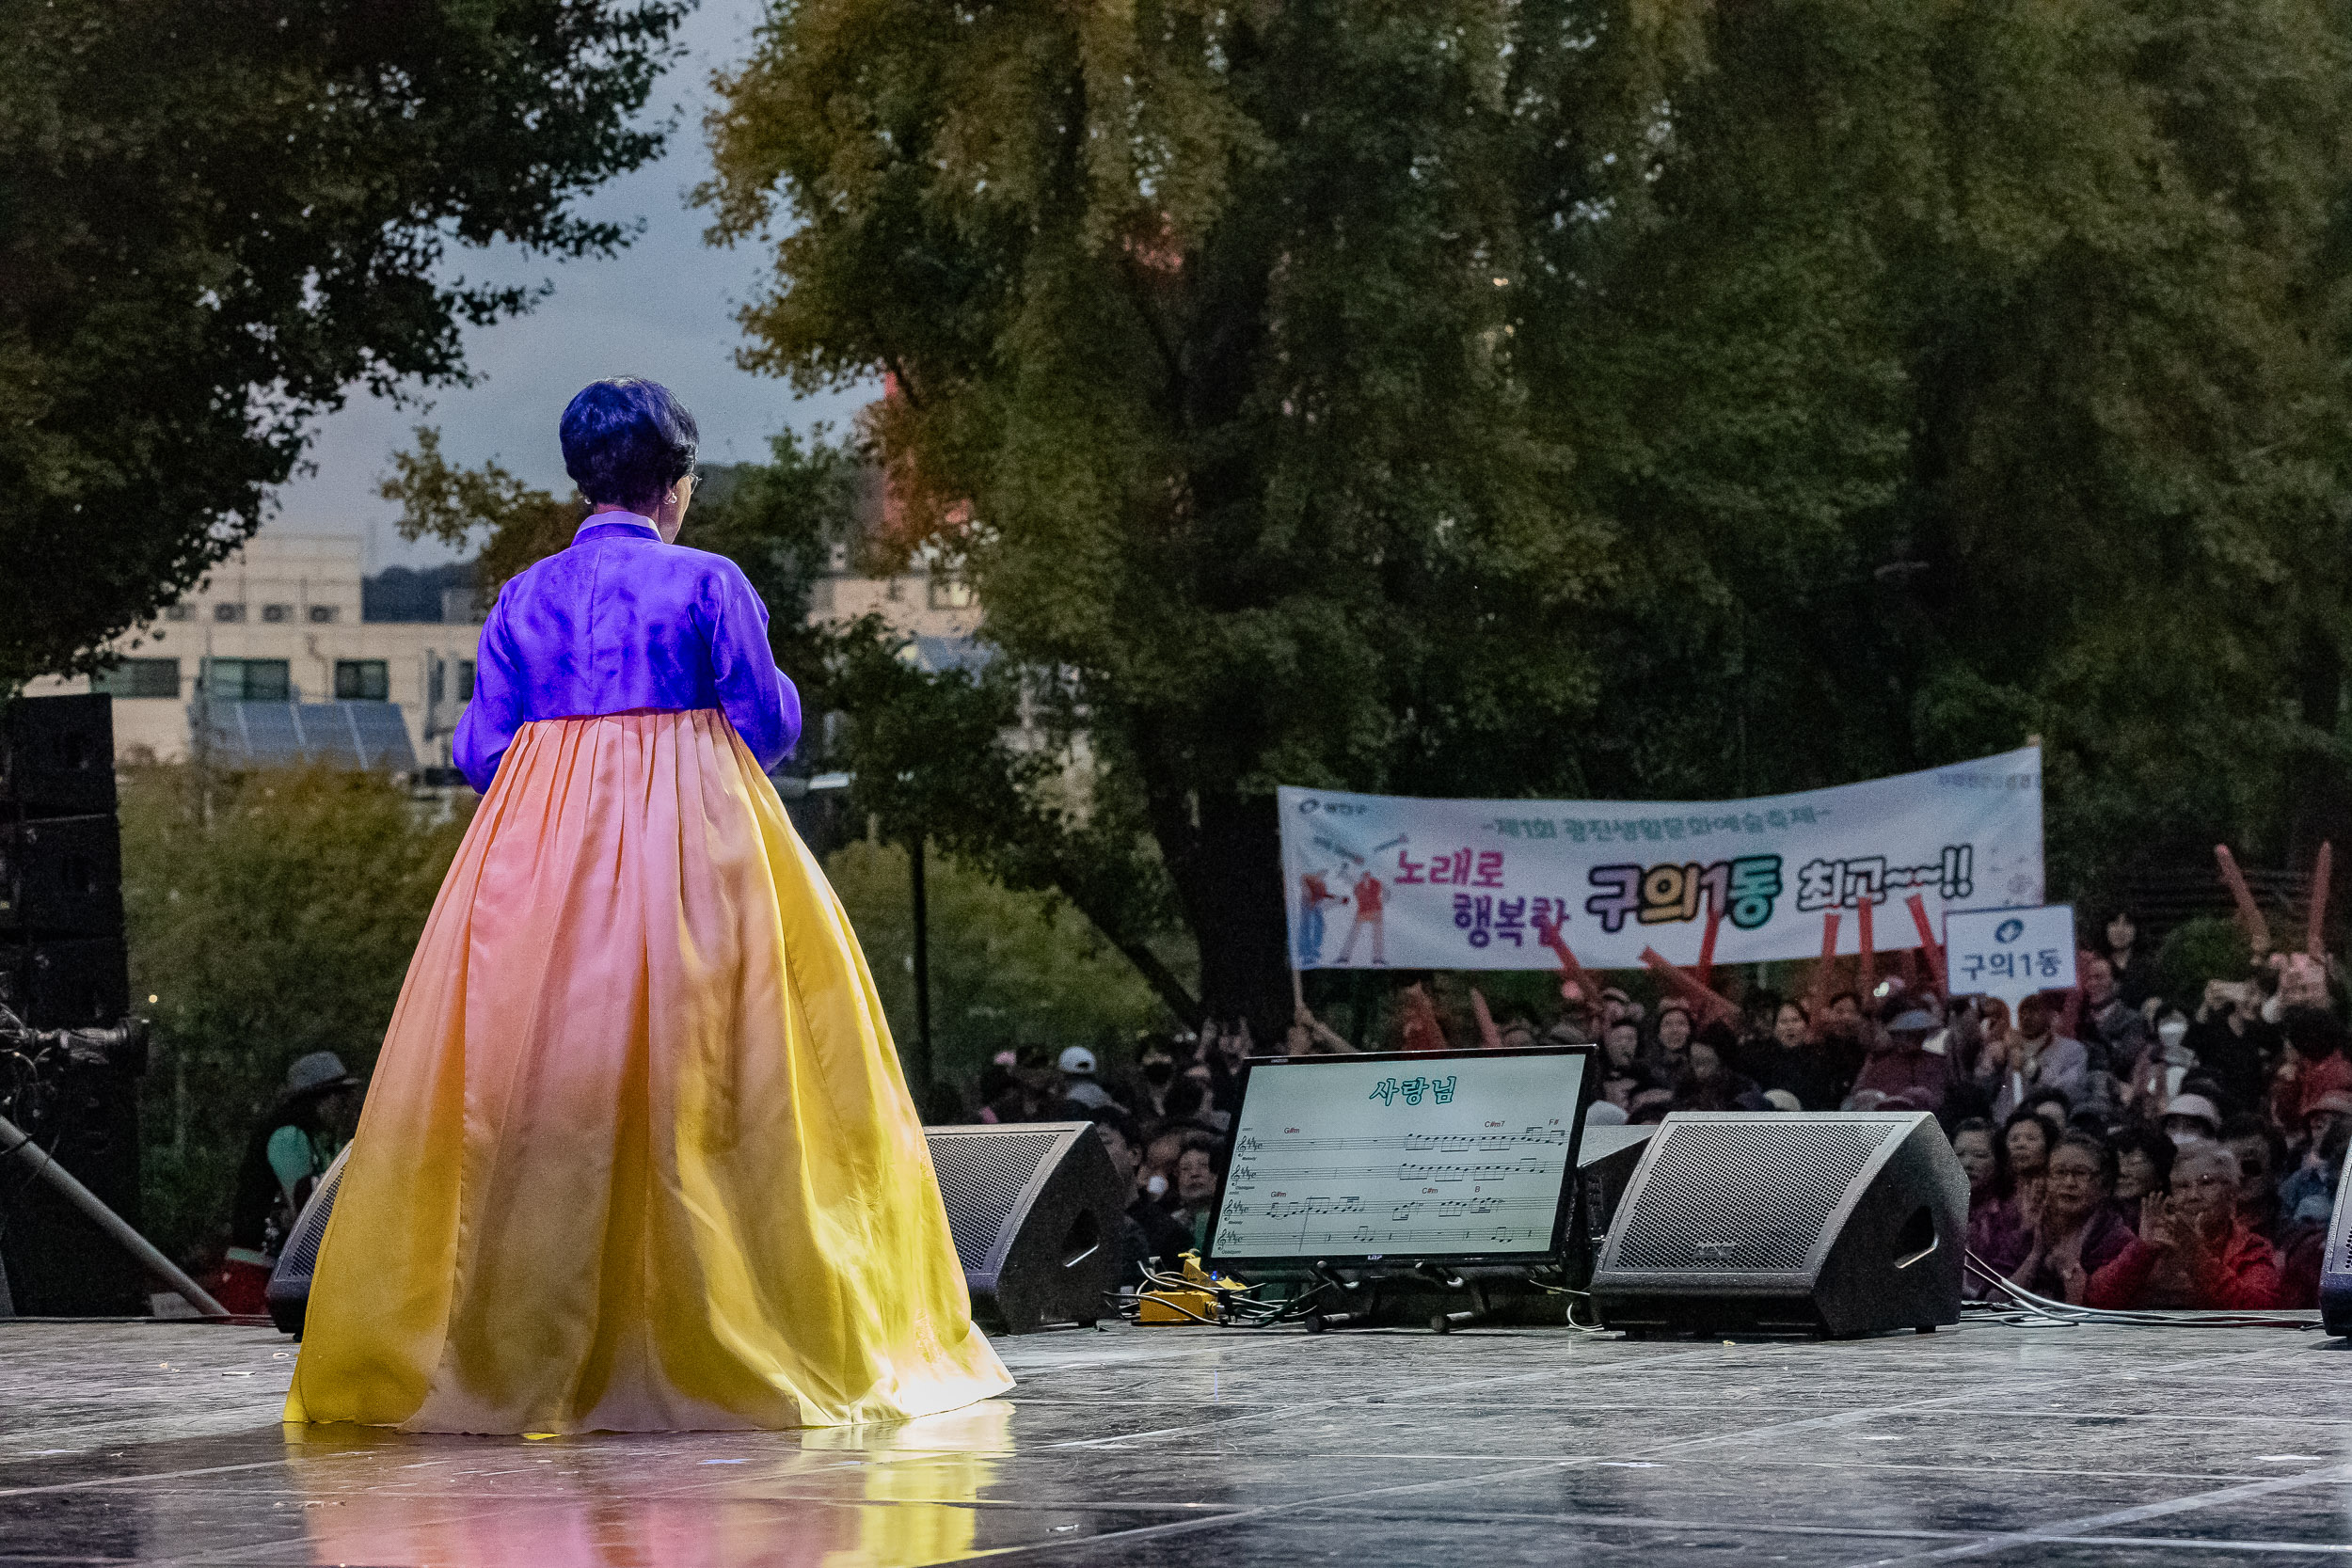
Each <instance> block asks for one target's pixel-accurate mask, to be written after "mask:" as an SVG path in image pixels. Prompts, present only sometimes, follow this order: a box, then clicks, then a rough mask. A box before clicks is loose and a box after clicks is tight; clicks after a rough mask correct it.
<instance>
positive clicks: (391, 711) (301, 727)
mask: <svg viewBox="0 0 2352 1568" xmlns="http://www.w3.org/2000/svg"><path fill="white" fill-rule="evenodd" d="M208 708H209V715H208V711H207V710H208ZM208 717H209V721H210V727H211V734H210V737H209V738H210V742H211V746H212V750H213V752H214V753H215V755H216V756H217V757H219V759H220V760H221V761H223V762H225V763H227V764H229V765H230V766H232V767H234V766H236V765H238V764H244V765H246V766H248V767H255V768H293V767H297V766H299V765H301V764H304V763H319V764H322V765H324V766H326V767H328V768H379V769H384V770H387V771H390V772H395V773H413V772H415V771H416V768H417V753H416V748H415V747H413V746H411V745H410V744H409V742H408V725H407V723H406V721H405V720H403V718H402V717H401V712H400V705H399V704H398V703H223V702H216V703H212V704H210V705H204V704H192V705H190V706H189V708H188V724H189V728H190V730H191V731H194V730H196V729H198V728H199V726H203V725H204V724H206V722H207V720H208Z"/></svg>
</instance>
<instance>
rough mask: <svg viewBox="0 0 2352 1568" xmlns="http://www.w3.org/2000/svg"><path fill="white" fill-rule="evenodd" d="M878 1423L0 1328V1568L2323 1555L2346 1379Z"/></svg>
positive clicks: (164, 1336) (1512, 1373)
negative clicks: (435, 1431)
mask: <svg viewBox="0 0 2352 1568" xmlns="http://www.w3.org/2000/svg"><path fill="white" fill-rule="evenodd" d="M1001 1347H1002V1349H1003V1351H1004V1354H1005V1359H1006V1361H1007V1362H1008V1363H1009V1365H1010V1366H1011V1367H1012V1369H1013V1371H1014V1374H1015V1375H1016V1376H1017V1377H1019V1378H1020V1380H1021V1386H1020V1387H1019V1389H1018V1390H1017V1391H1016V1392H1015V1393H1014V1394H1012V1395H1011V1396H1010V1397H1009V1398H1008V1399H1006V1400H1003V1401H999V1402H992V1403H990V1404H987V1405H983V1406H979V1407H977V1408H975V1409H973V1410H969V1411H965V1412H961V1413H959V1414H956V1415H952V1416H946V1417H938V1418H931V1419H929V1420H924V1421H917V1422H911V1423H908V1424H906V1425H903V1426H898V1427H887V1428H868V1429H857V1430H850V1431H842V1432H812V1433H758V1434H752V1433H725V1434H703V1435H693V1434H689V1435H677V1436H627V1437H624V1436H594V1437H582V1438H556V1439H549V1440H543V1441H535V1442H534V1441H528V1440H524V1439H520V1438H500V1439H492V1438H450V1437H403V1436H400V1435H397V1434H392V1433H371V1432H360V1431H351V1430H337V1429H328V1428H313V1429H310V1430H309V1431H308V1432H301V1431H295V1430H293V1429H284V1428H281V1427H280V1426H279V1425H278V1401H279V1398H280V1396H281V1395H282V1394H283V1392H284V1390H285V1386H286V1381H287V1375H288V1371H289V1369H290V1367H291V1365H292V1359H291V1353H292V1349H293V1347H292V1345H291V1343H290V1342H289V1341H287V1340H285V1339H283V1338H279V1337H278V1335H276V1334H274V1333H271V1332H269V1331H268V1330H266V1329H262V1328H243V1327H230V1328H214V1327H207V1326H204V1325H200V1324H142V1323H120V1324H112V1323H108V1324H100V1323H40V1322H33V1321H16V1322H10V1321H0V1564H6V1565H7V1568H26V1565H31V1564H67V1563H75V1564H79V1563H112V1562H139V1563H191V1564H193V1563H205V1564H248V1563H249V1564H292V1563H333V1562H347V1563H365V1564H379V1565H390V1564H427V1563H432V1564H452V1565H457V1568H471V1565H474V1564H501V1565H504V1564H528V1565H532V1568H753V1565H786V1564H790V1565H796V1568H799V1565H806V1568H818V1565H823V1568H850V1565H853V1564H861V1565H862V1564H873V1565H885V1564H899V1563H927V1562H953V1561H959V1560H966V1559H970V1558H977V1557H982V1556H990V1557H995V1558H998V1559H1000V1560H1008V1561H1012V1562H1022V1563H1027V1562H1036V1563H1040V1564H1060V1563H1071V1564H1089V1565H1093V1564H1109V1565H1142V1564H1178V1563H1183V1564H1187V1565H1190V1564H1210V1563H1216V1564H1229V1565H1231V1564H1246V1565H1254V1564H1261V1563H1263V1564H1283V1565H1290V1564H1308V1563H1342V1564H1345V1565H1347V1568H1388V1565H1391V1564H1414V1565H1421V1564H1428V1565H1441V1564H1462V1565H1464V1568H1500V1565H1502V1564H1507V1563H1541V1564H1555V1563H1578V1564H1615V1563H1631V1562H1635V1561H1641V1562H1645V1563H1657V1562H1684V1561H1689V1562H1707V1563H1723V1562H1737V1563H1748V1562H1754V1563H1790V1564H1815V1563H1821V1564H1848V1563H1851V1564H1863V1563H1925V1562H1933V1561H1939V1560H1947V1559H1960V1558H1981V1559H1987V1560H1992V1561H1994V1562H2005V1563H2024V1562H2032V1563H2037V1564H2065V1565H2078V1564H2091V1563H2135V1564H2148V1563H2153V1564H2160V1565H2163V1568H2200V1565H2204V1564H2223V1563H2227V1564H2233V1565H2243V1564H2248V1563H2252V1562H2260V1561H2265V1560H2280V1561H2294V1562H2307V1561H2312V1560H2325V1559H2326V1558H2328V1557H2342V1556H2344V1555H2346V1554H2352V1404H2348V1403H2347V1402H2346V1400H2345V1398H2344V1393H2345V1391H2346V1388H2347V1386H2352V1376H2348V1375H2347V1374H2352V1351H2347V1349H2346V1347H2345V1345H2344V1343H2343V1342H2340V1341H2337V1340H2332V1339H2328V1338H2323V1337H2322V1336H2321V1335H2319V1334H2318V1333H2316V1332H2310V1333H2300V1334H2298V1333H2293V1332H2288V1331H2285V1330H2276V1331H2272V1330H2230V1329H2196V1328H2178V1329H2171V1328H2167V1329H2133V1328H2077V1329H2062V1328H2043V1329H2013V1328H2005V1327H1998V1326H1990V1325H1988V1326H1982V1327H1978V1326H1971V1327H1968V1328H1964V1329H1960V1330H1949V1329H1947V1330H1946V1331H1945V1332H1943V1333H1941V1334H1937V1335H1934V1336H1932V1337H1930V1338H1913V1337H1911V1336H1902V1337H1899V1338H1885V1339H1877V1340H1870V1341H1865V1342H1859V1343H1845V1344H1803V1343H1772V1342H1743V1343H1740V1344H1737V1345H1726V1344H1724V1343H1721V1342H1719V1341H1709V1342H1704V1343H1692V1342H1671V1343H1646V1344H1635V1343H1627V1342H1623V1341H1618V1340H1613V1339H1601V1338H1587V1337H1584V1336H1581V1335H1578V1334H1574V1333H1571V1332H1568V1331H1565V1330H1550V1331H1540V1330H1515V1331H1501V1330H1498V1331H1490V1332H1467V1333H1462V1334H1457V1335H1454V1336H1452V1337H1450V1338H1437V1337H1435V1336H1433V1335H1429V1334H1426V1333H1405V1332H1394V1333H1391V1332H1375V1333H1363V1334H1343V1333H1333V1334H1329V1335H1326V1336H1324V1337H1322V1338H1309V1337H1307V1336H1306V1335H1304V1334H1301V1333H1296V1332H1282V1333H1279V1334H1271V1333H1270V1334H1263V1335H1254V1334H1249V1333H1247V1332H1242V1331H1219V1330H1210V1329H1196V1328H1174V1329H1131V1328H1124V1327H1121V1328H1118V1329H1113V1330H1108V1331H1104V1332H1089V1331H1080V1330H1072V1331H1065V1332H1060V1333H1053V1334H1044V1335H1037V1336H1032V1337H1029V1338H1019V1339H1008V1340H1004V1341H1001Z"/></svg>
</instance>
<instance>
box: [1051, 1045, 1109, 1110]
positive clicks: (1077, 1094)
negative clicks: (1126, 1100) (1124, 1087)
mask: <svg viewBox="0 0 2352 1568" xmlns="http://www.w3.org/2000/svg"><path fill="white" fill-rule="evenodd" d="M1060 1067H1061V1075H1062V1078H1063V1079H1064V1080H1065V1082H1064V1083H1063V1085H1062V1091H1061V1094H1062V1098H1063V1099H1064V1100H1074V1101H1077V1102H1078V1103H1079V1104H1081V1105H1083V1106H1085V1107H1086V1108H1087V1109H1088V1110H1089V1111H1100V1110H1102V1109H1104V1107H1105V1106H1108V1105H1110V1104H1113V1103H1115V1101H1113V1100H1112V1098H1111V1091H1110V1090H1108V1089H1106V1088H1104V1086H1103V1085H1102V1084H1101V1083H1100V1082H1098V1081H1097V1080H1096V1078H1095V1076H1094V1053H1093V1052H1091V1051H1089V1050H1088V1049H1087V1048H1086V1047H1085V1046H1083V1045H1073V1046H1072V1047H1071V1048H1070V1049H1069V1050H1067V1051H1064V1052H1063V1053H1061V1062H1060Z"/></svg>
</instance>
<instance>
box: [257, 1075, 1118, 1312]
mask: <svg viewBox="0 0 2352 1568" xmlns="http://www.w3.org/2000/svg"><path fill="white" fill-rule="evenodd" d="M923 1136H924V1138H925V1139H926V1140H927V1141H928V1142H929V1143H930V1150H931V1164H932V1167H933V1168H934V1169H936V1170H937V1171H938V1172H939V1194H940V1196H941V1197H943V1198H945V1199H946V1204H947V1228H948V1229H949V1230H950V1231H951V1232H953V1233H954V1236H955V1242H956V1257H957V1259H958V1260H959V1261H960V1262H961V1264H962V1265H963V1278H964V1283H965V1284H966V1285H967V1286H968V1287H969V1288H970V1290H971V1291H972V1310H973V1315H974V1316H975V1317H976V1318H977V1319H978V1320H979V1322H980V1323H981V1324H982V1325H983V1326H984V1327H987V1328H992V1329H994V1330H996V1331H997V1332H999V1333H1005V1334H1028V1333H1032V1332H1034V1331H1035V1330H1037V1329H1040V1328H1043V1327H1045V1326H1046V1325H1047V1324H1049V1323H1093V1322H1094V1321H1095V1320H1096V1319H1097V1318H1100V1317H1103V1316H1104V1315H1106V1314H1107V1312H1108V1311H1109V1308H1108V1307H1105V1306H1104V1300H1103V1295H1104V1291H1112V1290H1116V1289H1117V1288H1118V1285H1119V1229H1120V1222H1121V1221H1122V1220H1123V1219H1124V1218H1125V1217H1126V1209H1125V1206H1124V1205H1123V1204H1122V1203H1121V1201H1120V1199H1121V1198H1122V1197H1123V1196H1125V1195H1124V1194H1122V1193H1121V1192H1120V1182H1119V1172H1118V1171H1117V1169H1116V1168H1114V1167H1113V1166H1112V1164H1111V1159H1110V1155H1109V1154H1108V1153H1107V1152H1106V1151H1105V1150H1104V1148H1103V1138H1102V1134H1100V1133H1099V1132H1095V1130H1094V1124H1093V1123H1092V1122H1089V1121H1072V1122H1031V1123H1025V1124H1023V1125H1019V1126H1012V1127H927V1128H925V1129H923ZM350 1157H351V1150H350V1149H348V1148H346V1149H344V1150H343V1151H342V1153H341V1154H338V1155H337V1156H335V1163H334V1164H331V1165H329V1166H327V1167H326V1175H325V1176H323V1177H321V1178H320V1179H319V1184H318V1190H317V1191H316V1192H314V1193H312V1194H311V1195H310V1202H309V1203H307V1204H305V1205H303V1209H302V1214H301V1217H300V1218H298V1219H296V1220H295V1221H294V1233H293V1234H292V1235H291V1236H289V1237H287V1238H286V1247H285V1250H284V1251H283V1252H282V1253H280V1254H279V1255H278V1267H277V1269H276V1270H275V1271H274V1272H273V1273H272V1274H271V1275H270V1280H269V1291H268V1295H269V1315H270V1321H271V1322H272V1323H276V1324H277V1325H278V1329H279V1331H280V1332H282V1333H286V1334H294V1335H299V1334H301V1332H302V1319H303V1313H304V1311H305V1310H306V1309H307V1308H308V1307H309V1306H310V1273H311V1270H312V1269H314V1268H315V1267H317V1265H318V1257H319V1243H320V1242H321V1241H322V1240H323V1239H325V1237H326V1221H327V1217H328V1216H329V1215H330V1214H332V1213H333V1212H334V1211H335V1194H336V1191H337V1189H338V1188H340V1187H341V1186H342V1180H343V1163H344V1162H345V1161H346V1160H348V1159H350Z"/></svg>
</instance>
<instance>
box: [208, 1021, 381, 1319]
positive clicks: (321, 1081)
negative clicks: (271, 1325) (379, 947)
mask: <svg viewBox="0 0 2352 1568" xmlns="http://www.w3.org/2000/svg"><path fill="white" fill-rule="evenodd" d="M358 1086H359V1080H358V1079H357V1078H355V1077H353V1076H352V1075H351V1074H350V1073H349V1072H347V1071H345V1070H344V1069H343V1063H342V1057H340V1056H338V1055H336V1054H335V1053H333V1052H332V1051H313V1052H311V1053H310V1054H309V1055H307V1056H302V1057H298V1058H296V1059H295V1061H294V1065H293V1066H292V1067H290V1068H288V1069H286V1081H285V1084H284V1085H283V1087H281V1088H280V1089H279V1090H278V1100H277V1102H276V1103H275V1104H273V1105H272V1106H271V1107H270V1111H269V1115H268V1116H266V1117H262V1123H261V1125H260V1126H258V1127H256V1128H255V1129H254V1130H253V1135H252V1136H251V1137H250V1138H248V1139H247V1140H246V1149H245V1159H244V1161H243V1162H242V1163H241V1164H239V1165H238V1167H237V1191H236V1196H235V1198H234V1199H233V1200H232V1202H231V1203H230V1210H229V1253H228V1259H227V1261H226V1263H225V1264H224V1266H223V1268H222V1271H221V1274H220V1275H219V1283H220V1285H221V1287H222V1290H224V1291H227V1294H225V1295H221V1296H220V1299H221V1302H222V1305H224V1306H226V1307H229V1308H230V1310H231V1311H237V1312H262V1311H266V1310H267V1309H268V1308H267V1304H266V1303H265V1302H264V1301H263V1299H262V1289H263V1287H265V1286H267V1285H268V1284H269V1276H270V1271H271V1270H272V1269H273V1268H275V1267H276V1266H277V1262H278V1250H279V1249H280V1248H281V1247H283V1246H284V1245H285V1244H286V1238H287V1236H288V1235H290V1234H291V1233H292V1232H293V1230H294V1218H295V1216H296V1215H298V1214H300V1213H301V1212H302V1206H303V1205H304V1204H306V1203H308V1202H309V1201H310V1194H311V1191H312V1190H313V1189H314V1188H315V1187H316V1186H317V1185H318V1179H319V1178H320V1177H321V1176H324V1175H325V1174H326V1167H327V1166H328V1165H330V1164H333V1163H334V1160H335V1156H336V1155H337V1154H338V1153H340V1152H341V1151H342V1147H343V1145H344V1144H345V1143H347V1142H349V1141H350V1138H351V1128H352V1123H353V1122H354V1121H355V1120H356V1119H357V1113H358V1105H359V1097H358V1095H357V1094H355V1093H353V1092H352V1091H354V1090H356V1089H357V1088H358ZM215 1294H216V1295H219V1294H220V1291H215Z"/></svg>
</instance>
